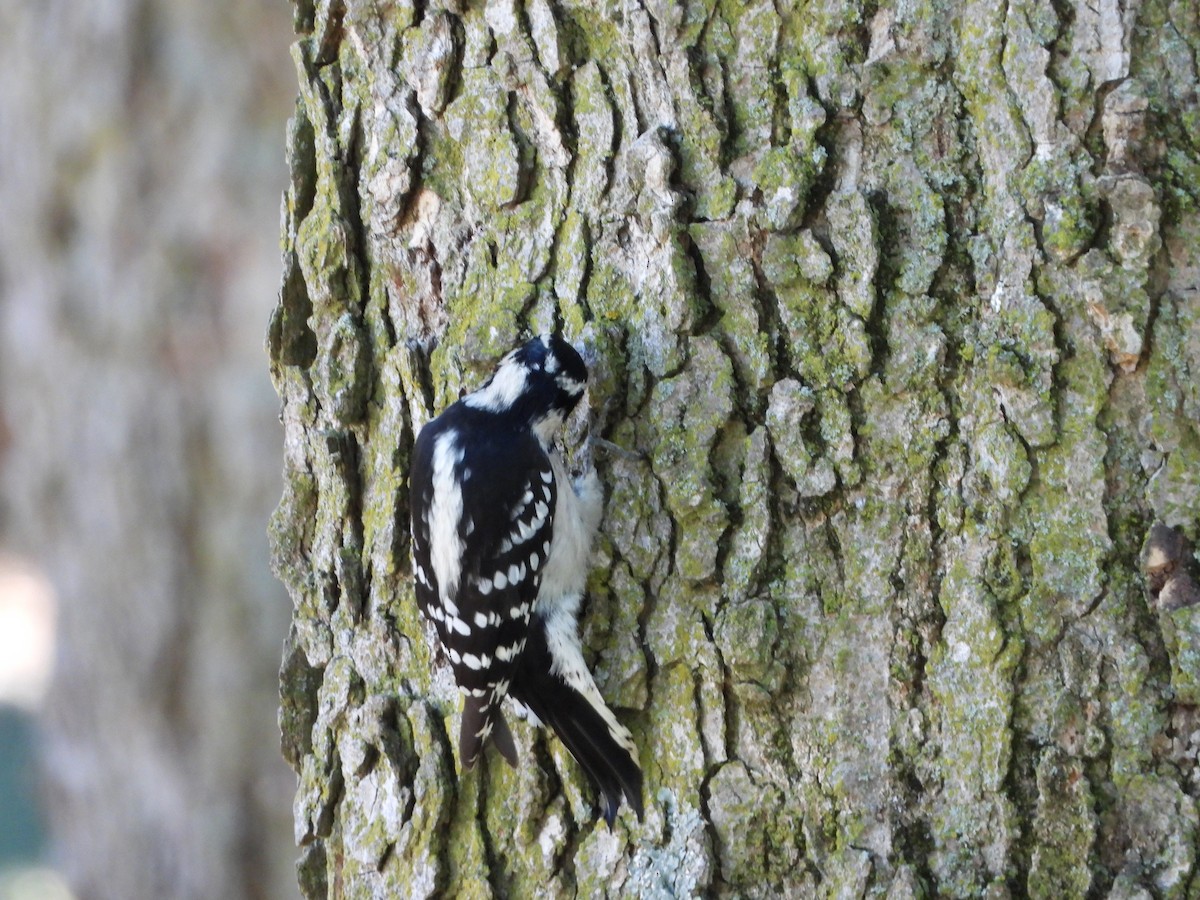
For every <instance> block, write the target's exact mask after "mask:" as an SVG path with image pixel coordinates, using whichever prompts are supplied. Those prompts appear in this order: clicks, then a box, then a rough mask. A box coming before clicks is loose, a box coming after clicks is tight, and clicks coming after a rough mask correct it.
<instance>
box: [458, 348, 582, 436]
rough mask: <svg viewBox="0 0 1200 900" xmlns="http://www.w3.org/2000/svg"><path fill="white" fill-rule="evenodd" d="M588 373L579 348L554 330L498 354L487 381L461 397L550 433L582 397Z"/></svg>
mask: <svg viewBox="0 0 1200 900" xmlns="http://www.w3.org/2000/svg"><path fill="white" fill-rule="evenodd" d="M587 378H588V371H587V366H586V365H584V362H583V359H582V357H580V355H579V353H578V352H577V351H576V350H575V348H574V347H572V346H571V345H570V344H568V343H567V342H566V341H564V340H563V339H562V338H561V337H559V336H558V335H556V334H554V335H551V334H543V335H541V336H540V337H535V338H533V339H532V340H530V341H527V342H526V343H525V344H523V345H522V346H520V347H518V348H517V349H516V350H513V351H512V352H511V353H509V354H508V355H507V356H505V357H504V359H502V360H500V364H499V365H498V366H497V367H496V371H495V372H493V373H492V375H491V377H490V378H488V380H487V381H486V382H484V384H483V387H481V388H479V390H477V391H475V392H474V393H471V394H468V395H467V396H466V397H464V398H463V403H465V404H466V405H467V406H470V407H473V408H474V409H481V410H486V411H488V412H493V413H498V414H501V415H504V416H512V417H514V418H515V419H516V420H517V421H518V422H520V423H521V424H524V425H529V426H530V427H532V428H534V429H536V430H537V431H538V432H539V433H540V434H543V436H549V435H550V434H552V433H553V432H554V431H555V430H557V428H558V426H559V425H561V424H562V422H563V420H564V419H565V418H566V417H567V416H568V415H570V413H571V410H573V409H574V408H575V406H576V404H578V403H579V400H580V398H582V397H583V392H584V390H585V389H586V388H587Z"/></svg>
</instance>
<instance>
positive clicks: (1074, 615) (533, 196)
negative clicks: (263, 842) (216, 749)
mask: <svg viewBox="0 0 1200 900" xmlns="http://www.w3.org/2000/svg"><path fill="white" fill-rule="evenodd" d="M296 21H297V25H298V28H299V30H300V32H301V35H302V36H301V39H300V40H299V41H298V42H297V44H296V45H295V48H294V57H295V61H296V66H297V71H298V75H299V80H300V94H301V96H300V100H299V103H298V105H297V111H296V116H295V119H294V120H293V122H292V125H291V129H290V134H289V159H290V161H291V167H292V184H291V187H290V189H289V191H288V193H287V198H286V212H285V217H284V242H285V255H284V259H285V272H284V280H283V290H282V292H281V299H280V304H279V306H278V308H277V310H276V313H275V316H274V318H273V321H272V325H271V332H270V337H269V348H270V354H271V358H272V363H273V372H274V376H275V380H276V386H277V389H278V391H279V393H280V395H281V397H282V398H283V401H284V420H285V426H286V456H287V471H286V487H285V491H284V497H283V500H282V502H281V504H280V506H279V509H278V510H277V512H276V516H275V519H274V523H273V526H272V531H273V539H274V541H275V549H274V556H275V562H276V566H277V569H278V571H279V573H280V575H281V577H282V578H283V580H284V581H285V582H286V583H287V585H288V587H289V589H290V591H291V594H292V598H293V600H294V602H295V617H294V620H293V629H292V635H291V639H290V642H289V647H288V651H287V656H286V659H285V662H284V669H283V715H284V721H285V732H286V733H285V743H286V744H287V753H288V756H289V759H290V761H291V763H292V765H293V766H294V767H295V768H296V770H297V771H298V772H299V773H300V778H301V781H300V788H299V795H298V798H297V803H296V816H297V820H296V827H297V834H298V835H299V836H300V838H301V841H302V843H303V844H304V855H303V859H302V863H301V883H302V887H303V889H304V891H305V892H306V894H307V895H308V896H320V895H324V894H326V893H328V894H329V895H332V896H351V897H354V896H367V895H372V896H382V895H391V894H394V895H396V896H434V895H437V894H448V895H457V896H475V897H478V896H490V895H495V896H515V897H524V896H572V895H574V894H576V893H578V895H580V896H585V897H591V896H602V895H606V896H612V897H618V896H621V897H625V896H656V897H659V896H700V895H714V896H763V897H773V896H780V895H787V896H808V895H818V894H819V895H823V896H824V895H829V896H838V897H854V896H862V895H865V894H870V895H883V894H886V895H888V896H890V897H906V896H920V895H947V896H963V897H965V896H980V895H987V896H993V897H1002V896H1022V895H1026V894H1028V895H1031V896H1039V897H1069V896H1084V895H1091V896H1116V897H1139V896H1155V897H1160V896H1161V897H1183V896H1196V895H1197V893H1198V892H1200V875H1198V874H1197V860H1196V846H1197V804H1196V800H1197V796H1198V793H1200V779H1198V776H1197V768H1196V754H1197V748H1198V745H1200V716H1198V715H1197V703H1200V678H1198V675H1197V671H1198V667H1200V664H1198V662H1197V660H1198V655H1197V654H1198V653H1200V605H1195V603H1196V601H1197V600H1200V593H1197V591H1196V587H1195V581H1194V577H1195V569H1196V561H1195V558H1194V557H1193V555H1192V554H1191V551H1190V549H1189V548H1188V547H1187V546H1186V543H1185V542H1184V535H1185V534H1186V535H1190V536H1191V537H1192V538H1195V537H1196V535H1197V532H1198V531H1200V512H1198V511H1200V478H1198V477H1197V472H1200V434H1198V431H1197V421H1198V420H1200V303H1198V300H1200V281H1198V275H1197V273H1198V271H1200V225H1198V221H1200V220H1198V217H1197V212H1198V207H1200V196H1198V192H1197V187H1196V185H1197V183H1198V181H1200V150H1198V149H1197V143H1196V138H1195V135H1196V134H1198V133H1200V102H1198V97H1197V71H1196V59H1197V54H1198V53H1200V22H1198V19H1197V13H1196V8H1195V5H1194V3H1193V2H1192V0H1177V2H1170V0H1161V2H1152V0H1146V2H1142V3H1139V2H1136V0H1130V2H1127V3H1125V4H1119V3H1118V2H1117V0H1101V2H1100V3H1099V4H1093V3H1088V2H1083V0H1063V2H1061V3H1057V4H1054V5H1050V4H1045V3H1040V2H1032V0H1013V2H1011V3H1009V4H1007V5H1005V4H1000V5H997V4H994V3H989V2H968V3H966V4H964V5H960V4H957V3H950V2H944V0H943V2H932V3H923V4H922V3H918V4H885V5H881V6H879V7H876V6H875V5H874V4H870V5H864V4H861V3H856V2H853V0H844V2H839V0H832V2H829V3H825V4H815V5H814V4H786V3H773V2H767V0H763V2H751V3H745V4H743V3H729V2H717V0H710V2H707V3H705V2H691V3H687V4H669V3H663V2H649V0H647V2H640V0H628V2H621V3H611V2H610V3H605V4H593V3H590V2H560V3H552V2H549V0H527V2H525V3H518V2H515V0H507V2H506V0H498V2H488V3H486V4H485V3H482V2H481V3H461V2H448V3H445V4H437V3H435V4H429V5H426V4H406V3H404V2H396V3H384V4H380V3H366V2H350V0H346V2H341V0H330V2H322V3H318V4H315V5H314V4H312V3H311V2H300V3H298V7H297V13H296ZM557 327H561V328H562V330H563V331H564V332H565V334H566V335H567V336H568V337H569V338H571V339H572V340H574V341H576V342H577V343H578V344H580V345H581V346H584V347H586V348H587V351H588V353H589V355H590V358H591V359H592V360H593V364H592V368H593V378H592V383H591V387H590V403H591V407H590V410H589V411H588V412H589V415H590V418H591V427H592V430H593V433H595V434H602V435H603V436H605V437H606V438H608V439H609V440H611V441H612V442H614V443H616V444H618V445H620V446H621V447H623V448H625V449H626V450H627V451H629V453H628V455H626V454H621V453H610V454H608V455H601V456H599V458H598V466H599V472H600V477H601V480H602V481H603V482H604V484H605V485H606V491H607V504H606V513H605V518H604V522H603V525H602V529H601V532H602V533H601V538H600V542H599V543H600V547H599V550H598V553H597V559H596V561H595V570H594V572H593V578H592V581H591V594H590V602H589V605H588V607H587V612H586V617H585V626H584V643H585V646H586V647H587V648H588V652H589V653H590V657H591V661H592V662H593V663H594V666H595V669H596V672H597V680H598V682H599V684H600V687H601V690H602V692H603V693H604V694H605V696H606V697H607V699H608V700H609V701H610V703H612V704H613V705H614V706H615V707H616V708H617V709H618V711H619V714H620V717H621V718H622V720H623V721H624V722H625V723H626V724H628V725H629V726H630V728H631V730H632V731H633V733H634V736H635V739H636V740H637V742H638V744H639V746H640V748H641V758H642V764H643V766H644V768H645V771H646V802H647V814H646V819H645V821H644V822H643V823H638V822H637V821H636V820H635V819H633V818H632V817H630V816H629V815H628V814H625V815H623V816H622V817H621V819H620V820H619V822H618V825H617V827H616V829H615V830H614V831H612V832H609V831H608V830H607V829H606V828H605V827H604V825H603V824H602V823H600V824H598V822H597V817H596V811H595V806H594V802H593V799H594V798H593V797H592V796H591V793H590V790H589V787H588V786H587V785H586V783H585V782H584V779H583V776H582V775H581V773H580V771H579V770H578V769H577V768H576V767H575V766H574V764H573V762H572V760H571V759H570V757H569V755H567V754H566V753H565V752H564V750H563V748H562V747H561V746H560V745H559V744H558V742H557V741H556V740H554V739H553V738H552V737H548V736H546V735H545V734H544V733H542V732H538V731H534V730H532V729H530V728H527V727H525V726H518V728H517V734H516V737H517V742H518V745H519V750H520V752H521V754H522V758H523V764H522V766H521V768H520V769H519V770H518V771H516V772H515V773H514V772H512V771H510V770H509V769H508V768H507V767H506V766H505V765H503V763H502V762H500V761H499V760H497V759H488V760H486V762H485V764H484V765H483V766H482V769H481V770H479V771H472V772H467V773H464V772H461V771H460V770H459V768H458V762H457V760H456V759H455V754H454V753H453V751H452V743H453V742H452V741H451V740H450V737H449V735H453V734H456V733H457V714H458V706H459V701H458V698H457V695H456V694H455V692H454V690H453V687H452V684H451V683H450V681H449V679H448V678H447V676H446V674H445V671H444V670H443V669H440V668H439V667H438V664H437V663H435V660H434V655H433V651H432V648H431V643H430V640H429V635H428V633H427V630H426V628H425V627H424V625H423V623H422V622H421V621H420V618H419V616H418V613H417V610H416V606H415V603H414V599H413V591H412V579H411V563H410V558H409V545H408V536H407V518H408V501H407V496H406V485H407V474H408V473H407V465H408V454H409V451H410V448H411V445H412V441H413V435H414V432H415V431H416V430H417V428H418V427H419V426H420V424H421V423H423V422H424V421H426V420H427V419H428V418H429V416H430V415H431V414H432V413H434V412H436V411H438V410H440V409H441V408H443V407H444V406H445V405H446V404H447V403H448V402H450V401H451V400H453V399H454V398H455V397H456V396H458V394H459V392H460V391H462V390H465V389H470V388H473V387H474V386H476V385H477V384H478V383H479V382H480V381H481V380H482V378H483V377H484V376H485V375H486V373H487V372H488V371H489V370H490V368H491V366H492V365H493V363H494V362H495V360H496V359H497V358H498V357H499V355H500V354H502V353H504V352H505V351H507V350H508V349H510V348H511V347H513V346H515V345H516V344H517V343H518V342H519V341H520V340H521V339H522V338H523V337H524V336H525V335H527V334H528V333H530V332H537V331H543V330H548V329H553V328H557ZM1156 523H1157V524H1156ZM1152 526H1154V529H1155V530H1154V531H1153V535H1154V539H1153V540H1152V541H1150V542H1149V546H1148V547H1147V551H1146V553H1145V554H1144V555H1143V554H1142V550H1143V544H1144V543H1146V539H1147V536H1148V535H1149V534H1151V529H1152ZM1147 576H1150V577H1149V579H1148V577H1147Z"/></svg>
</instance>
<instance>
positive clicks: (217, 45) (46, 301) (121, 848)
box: [0, 0, 295, 900]
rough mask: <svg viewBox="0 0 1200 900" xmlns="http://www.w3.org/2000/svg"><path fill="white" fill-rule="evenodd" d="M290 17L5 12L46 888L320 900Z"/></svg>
mask: <svg viewBox="0 0 1200 900" xmlns="http://www.w3.org/2000/svg"><path fill="white" fill-rule="evenodd" d="M277 14H278V10H276V11H275V12H274V13H273V12H272V10H271V3H270V2H253V3H245V2H240V0H221V2H217V3H212V2H209V0H201V2H196V0H105V2H103V3H83V4H81V3H77V2H73V0H39V2H34V3H20V2H19V3H5V4H3V8H2V9H0V46H2V47H3V50H4V54H3V58H4V62H5V75H4V78H3V79H0V210H3V215H2V216H0V260H2V265H0V476H2V479H0V504H2V506H0V513H2V514H3V521H2V523H0V525H2V529H3V538H4V542H5V544H9V543H10V542H11V544H13V545H15V546H16V547H17V548H19V549H20V550H21V551H22V552H23V553H25V554H27V555H28V556H30V557H32V558H33V559H34V560H36V563H37V564H38V565H39V566H40V567H41V568H42V570H43V571H44V572H45V573H46V576H47V577H48V578H49V580H50V581H51V582H52V583H53V586H54V589H55V593H56V595H57V602H58V635H57V659H56V665H55V671H54V674H53V680H52V683H51V687H50V691H49V695H48V697H47V699H46V702H45V707H44V710H43V711H42V715H41V719H40V722H39V725H40V726H41V734H42V742H41V745H40V748H39V749H40V750H41V751H42V752H41V754H40V757H41V758H40V761H41V764H42V765H41V772H40V775H41V783H40V785H39V787H40V789H41V793H42V795H43V797H44V799H45V801H46V808H47V818H48V825H49V830H50V837H51V838H52V841H53V847H52V850H51V852H50V854H48V859H47V860H46V861H47V863H49V864H53V865H57V866H61V867H62V869H63V871H64V873H65V875H66V876H67V878H68V880H69V883H70V886H71V889H72V892H73V893H74V894H75V895H76V896H79V897H81V898H88V900H103V898H119V900H132V898H197V900H199V898H204V900H208V898H213V897H222V898H263V900H265V898H272V897H281V898H282V897H289V896H294V895H295V883H294V871H293V867H292V857H293V855H294V851H293V849H292V846H291V841H290V830H289V828H288V820H289V806H288V798H289V795H290V791H291V786H292V784H291V773H290V772H288V770H287V767H286V766H285V765H284V764H283V763H282V762H281V761H280V760H279V755H278V750H277V747H278V738H277V725H276V696H277V695H276V692H275V690H274V674H275V671H276V670H277V663H276V660H277V657H278V652H279V650H278V648H279V643H280V637H281V635H282V634H284V633H285V630H286V622H287V601H286V598H285V596H284V594H283V591H282V590H280V589H279V585H278V584H277V583H275V582H274V581H273V579H272V578H271V573H270V570H269V567H268V565H267V554H268V546H267V541H266V538H265V536H264V534H263V530H264V529H263V523H264V520H265V518H266V517H267V515H268V514H269V510H270V509H271V505H272V503H273V502H274V499H275V495H276V494H277V491H278V475H277V472H278V462H277V456H278V447H279V444H280V440H279V433H278V430H277V428H276V427H275V422H274V414H275V412H276V409H277V404H276V400H275V398H274V397H273V396H272V392H271V387H270V384H269V383H268V382H267V379H266V378H265V377H264V373H263V372H262V348H261V338H260V335H261V329H262V322H263V321H264V320H265V319H266V317H267V315H268V312H269V306H270V297H271V290H272V286H273V284H274V280H275V272H274V245H275V243H276V242H275V241H274V239H273V236H272V232H273V228H274V226H275V223H276V222H277V221H278V218H277V215H278V213H277V208H278V205H277V204H278V201H277V197H275V196H273V194H274V193H275V188H274V187H273V186H272V185H273V184H275V183H276V179H278V180H279V181H282V179H283V177H284V174H285V173H284V169H283V167H282V165H280V164H279V161H278V159H273V158H272V154H271V152H270V148H271V147H272V146H277V142H278V134H277V133H276V132H277V125H276V124H275V123H277V122H281V121H282V120H283V118H284V117H285V115H286V113H287V109H288V107H287V103H288V95H289V94H290V88H289V87H288V76H287V69H286V65H285V67H284V68H283V71H282V73H279V71H278V68H277V67H274V64H273V63H272V62H271V55H270V52H269V50H268V49H265V48H270V47H272V46H276V47H277V51H276V52H278V53H282V52H284V46H285V40H284V39H283V36H281V35H279V31H280V30H281V29H284V28H286V25H285V22H286V18H285V17H283V16H279V17H278V19H276V18H273V15H277ZM272 34H274V35H275V36H276V37H275V38H274V39H273V38H272ZM273 67H274V68H273ZM280 74H282V76H283V77H282V78H281V77H280ZM9 812H10V811H9V810H7V809H3V810H0V817H3V816H5V815H7V814H8V813H9ZM2 893H5V891H4V890H3V889H2V888H0V894H2Z"/></svg>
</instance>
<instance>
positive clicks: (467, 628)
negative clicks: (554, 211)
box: [410, 334, 643, 828]
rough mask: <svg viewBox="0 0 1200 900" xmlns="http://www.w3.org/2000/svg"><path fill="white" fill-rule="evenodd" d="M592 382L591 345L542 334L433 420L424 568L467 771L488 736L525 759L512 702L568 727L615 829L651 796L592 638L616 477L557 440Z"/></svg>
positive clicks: (419, 461)
mask: <svg viewBox="0 0 1200 900" xmlns="http://www.w3.org/2000/svg"><path fill="white" fill-rule="evenodd" d="M587 381H588V370H587V366H586V364H585V363H584V361H583V359H582V357H581V356H580V354H579V352H578V351H577V350H576V349H575V348H574V347H572V346H571V344H570V343H568V342H567V341H566V340H565V339H564V338H563V337H562V336H561V335H559V334H542V335H539V336H537V337H534V338H532V339H530V340H528V341H526V342H525V343H524V344H522V345H521V346H519V347H517V348H516V349H514V350H512V351H511V352H509V353H508V354H506V355H505V356H504V357H503V358H502V359H501V360H500V362H499V364H498V365H497V366H496V369H495V371H494V372H493V373H492V374H491V376H490V377H489V378H488V379H487V380H486V381H485V382H484V383H483V384H482V385H481V386H480V387H479V388H478V389H476V390H475V391H472V392H471V393H469V394H466V395H465V396H463V397H462V398H461V399H459V400H458V401H456V402H455V403H453V404H451V405H450V406H449V407H447V408H446V409H445V410H444V411H443V412H442V413H441V414H440V415H438V416H436V417H435V418H434V419H432V420H431V421H429V422H428V423H427V424H426V425H425V426H424V427H423V428H422V429H421V430H420V432H419V434H418V435H417V438H416V442H415V444H414V450H413V456H412V465H411V477H410V500H411V503H410V505H411V525H412V550H413V576H414V585H415V592H416V598H417V604H418V606H419V607H420V609H421V611H422V613H423V614H424V615H425V617H426V618H427V619H428V620H429V621H430V622H431V623H432V625H433V629H434V631H435V632H436V634H437V638H438V641H439V643H440V645H441V648H442V650H443V652H444V655H445V656H446V657H447V658H448V660H449V663H450V667H451V670H452V671H453V674H454V678H455V681H456V682H457V684H458V686H459V688H460V691H461V693H462V695H463V705H462V720H461V727H460V732H459V742H458V752H459V758H460V759H461V761H462V765H463V769H464V770H469V769H471V768H472V767H473V766H474V764H475V763H476V761H477V760H478V759H479V757H480V755H481V754H482V752H483V749H484V747H485V746H486V744H487V743H488V741H489V740H490V741H491V743H492V744H494V745H495V747H496V749H497V750H498V751H499V752H500V754H501V755H502V756H503V757H504V759H505V760H507V762H508V763H509V764H510V765H512V766H514V767H515V766H516V765H517V750H516V745H515V743H514V741H513V736H512V732H511V730H510V728H509V726H508V723H507V721H506V720H505V714H504V709H503V704H504V702H505V700H506V698H508V701H509V703H510V705H512V706H514V707H515V708H516V711H517V712H518V713H524V714H525V716H526V718H528V719H529V720H530V721H531V722H532V723H533V724H535V725H537V724H545V725H548V726H549V727H550V728H551V729H552V730H553V731H554V732H555V734H556V735H557V736H558V738H559V739H560V740H561V741H562V743H563V744H564V745H565V746H566V748H567V749H568V750H569V751H570V753H571V755H572V756H573V757H574V758H575V759H576V760H577V761H578V763H579V765H580V767H581V768H582V769H583V771H584V772H585V773H586V774H587V776H588V777H589V778H590V780H591V782H592V783H593V785H594V786H595V788H596V790H597V792H598V794H599V800H600V810H601V813H602V815H603V817H604V819H605V821H606V822H607V823H608V826H609V828H612V826H613V822H614V821H615V819H616V816H617V813H618V811H619V808H620V804H621V800H622V798H624V799H625V800H626V801H627V802H628V803H629V805H630V807H631V808H632V809H633V810H634V812H635V813H636V814H637V816H638V818H639V820H640V819H641V817H642V814H643V806H642V770H641V766H640V764H639V760H638V748H637V745H636V743H635V742H634V740H633V737H632V735H631V734H630V732H629V730H628V729H627V728H625V726H623V725H622V724H621V723H620V722H619V721H618V720H617V718H616V716H615V715H614V714H613V712H612V710H611V709H609V707H608V706H607V704H606V703H605V701H604V698H603V697H602V696H601V694H600V691H599V689H598V688H597V687H596V683H595V680H594V679H593V677H592V674H591V672H590V671H589V670H588V667H587V664H586V662H585V661H584V658H583V652H582V647H581V644H580V639H579V626H578V620H579V612H580V607H581V605H582V602H583V599H584V594H585V592H586V585H587V576H588V569H589V565H590V560H591V551H592V544H593V541H594V539H595V536H596V532H597V529H598V527H599V524H600V519H601V515H602V512H603V489H602V487H601V485H600V481H599V478H598V476H597V475H596V472H595V469H594V468H592V467H590V466H589V467H588V469H587V471H585V472H584V473H583V474H581V475H579V476H577V477H575V478H572V477H571V475H570V474H569V473H568V471H567V468H566V465H565V463H564V461H563V459H562V456H561V454H560V453H559V451H558V449H557V446H556V440H557V438H558V436H559V434H560V432H561V431H562V427H563V424H564V422H565V421H566V419H567V417H568V416H569V415H570V414H571V412H572V411H573V410H574V409H575V408H576V406H577V405H578V404H579V402H580V400H581V399H582V398H583V396H584V393H585V391H586V388H587Z"/></svg>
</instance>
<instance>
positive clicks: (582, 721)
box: [508, 616, 642, 828]
mask: <svg viewBox="0 0 1200 900" xmlns="http://www.w3.org/2000/svg"><path fill="white" fill-rule="evenodd" d="M530 625H531V626H532V627H531V628H530V633H529V639H528V641H527V643H526V645H525V652H524V653H523V654H521V659H520V661H519V662H518V663H517V667H516V670H515V671H514V672H513V679H512V684H511V685H510V687H509V690H508V692H509V694H510V695H511V696H512V697H513V699H514V700H517V701H519V702H520V703H523V704H524V705H525V706H527V707H528V708H529V709H530V710H531V711H532V712H533V714H534V715H536V716H537V717H538V718H539V719H541V721H542V722H543V723H544V724H546V725H549V726H550V727H551V728H553V729H554V733H555V734H557V735H558V737H559V739H560V740H561V741H562V742H563V744H565V745H566V747H567V749H568V750H570V751H571V755H572V756H574V757H575V759H576V760H577V761H578V762H579V765H580V766H582V767H583V770H584V771H585V772H587V774H588V777H589V778H591V780H592V783H593V784H594V785H595V786H596V789H597V790H598V791H599V792H600V799H601V804H602V808H603V814H604V820H605V821H606V822H608V826H609V828H611V827H612V824H613V821H614V820H615V819H616V817H617V810H618V809H619V808H620V806H621V796H622V794H624V796H625V799H626V800H628V801H629V805H630V806H631V807H632V808H633V811H634V812H635V813H637V817H638V818H639V819H641V818H642V770H641V768H640V767H639V765H638V760H637V755H636V752H635V750H636V748H635V747H634V744H633V739H632V738H631V737H630V735H629V732H628V731H626V730H625V728H624V727H622V726H621V725H620V724H619V723H618V722H617V720H616V719H615V718H614V717H613V715H612V713H611V712H610V711H609V710H608V707H606V706H605V705H604V701H603V699H602V698H601V697H600V693H599V691H598V690H596V686H595V684H594V683H593V682H592V680H591V675H590V674H589V673H588V672H587V669H586V668H584V667H583V665H582V659H581V660H580V664H579V666H578V667H577V668H572V669H571V670H570V671H566V672H554V671H552V666H553V659H552V657H551V655H550V651H549V649H548V647H547V643H546V641H547V636H546V623H545V622H544V620H542V619H541V618H540V617H539V616H534V617H533V619H532V620H531V621H530ZM572 682H574V683H572Z"/></svg>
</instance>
